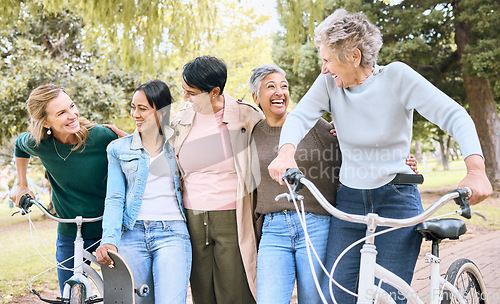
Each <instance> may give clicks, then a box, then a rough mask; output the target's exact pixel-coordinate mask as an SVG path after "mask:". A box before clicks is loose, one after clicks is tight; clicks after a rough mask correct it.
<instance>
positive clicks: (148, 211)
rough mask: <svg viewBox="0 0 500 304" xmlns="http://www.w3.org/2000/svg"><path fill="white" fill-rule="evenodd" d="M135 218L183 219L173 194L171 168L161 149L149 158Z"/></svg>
mask: <svg viewBox="0 0 500 304" xmlns="http://www.w3.org/2000/svg"><path fill="white" fill-rule="evenodd" d="M137 220H150V221H172V220H183V218H182V214H181V211H180V209H179V204H178V203H177V197H176V194H175V185H174V178H173V177H172V170H171V168H170V165H169V164H168V161H167V157H166V155H165V153H164V152H163V151H162V152H161V153H160V154H158V155H157V156H156V157H154V158H151V160H150V164H149V175H148V180H147V182H146V188H145V189H144V196H143V197H142V204H141V209H140V210H139V215H138V216H137Z"/></svg>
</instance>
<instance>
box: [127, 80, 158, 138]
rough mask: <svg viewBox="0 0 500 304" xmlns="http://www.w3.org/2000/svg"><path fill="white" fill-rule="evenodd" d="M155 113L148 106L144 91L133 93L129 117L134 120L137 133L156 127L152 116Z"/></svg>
mask: <svg viewBox="0 0 500 304" xmlns="http://www.w3.org/2000/svg"><path fill="white" fill-rule="evenodd" d="M155 112H156V111H155V109H154V108H153V107H151V106H150V105H149V102H148V99H147V98H146V94H144V91H140V90H139V91H137V92H135V94H134V97H132V102H131V103H130V115H131V116H132V117H133V118H134V120H135V124H136V126H137V131H139V132H143V131H144V130H146V129H148V127H152V126H155V127H156V121H155V119H154V116H152V115H153V114H155Z"/></svg>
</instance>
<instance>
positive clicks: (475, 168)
mask: <svg viewBox="0 0 500 304" xmlns="http://www.w3.org/2000/svg"><path fill="white" fill-rule="evenodd" d="M465 165H466V166H467V175H466V176H465V178H464V179H463V180H462V181H461V182H460V184H458V188H463V187H469V188H470V189H471V190H472V196H471V197H470V198H469V204H471V205H475V204H477V203H479V202H481V201H483V200H484V199H485V198H487V197H488V196H490V195H491V193H492V192H493V189H492V188H491V183H490V181H489V180H488V177H487V176H486V171H485V167H484V160H483V158H482V157H481V156H480V155H476V154H473V155H469V156H468V157H467V158H466V159H465Z"/></svg>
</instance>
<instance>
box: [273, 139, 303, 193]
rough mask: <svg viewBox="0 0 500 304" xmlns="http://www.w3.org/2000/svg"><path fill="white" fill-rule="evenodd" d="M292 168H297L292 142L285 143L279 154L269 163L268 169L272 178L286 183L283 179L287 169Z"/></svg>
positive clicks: (281, 183)
mask: <svg viewBox="0 0 500 304" xmlns="http://www.w3.org/2000/svg"><path fill="white" fill-rule="evenodd" d="M290 168H297V163H296V162H295V147H294V146H293V145H292V144H285V145H283V146H282V147H281V149H280V151H279V154H278V156H277V157H276V158H275V159H274V160H273V161H272V162H271V163H270V164H269V166H268V167H267V169H268V170H269V175H270V176H271V178H272V179H274V180H275V181H277V182H278V183H280V185H284V184H285V182H284V181H283V179H282V176H283V174H285V171H286V170H287V169H290Z"/></svg>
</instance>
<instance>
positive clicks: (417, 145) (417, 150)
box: [414, 139, 422, 163]
mask: <svg viewBox="0 0 500 304" xmlns="http://www.w3.org/2000/svg"><path fill="white" fill-rule="evenodd" d="M414 143H415V158H416V159H417V161H418V162H419V163H422V147H421V146H420V140H418V139H415V140H414Z"/></svg>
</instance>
